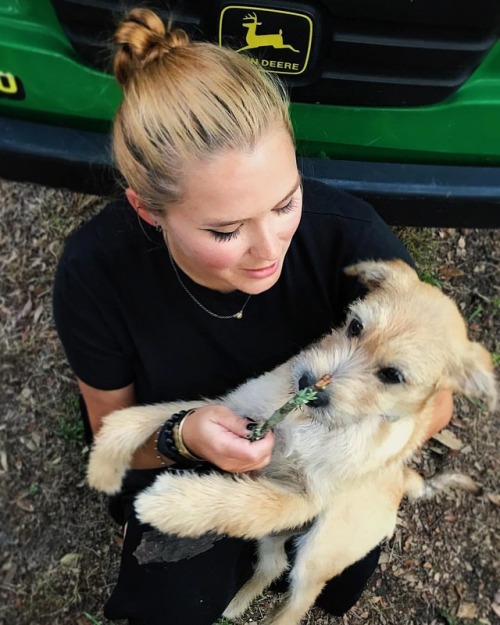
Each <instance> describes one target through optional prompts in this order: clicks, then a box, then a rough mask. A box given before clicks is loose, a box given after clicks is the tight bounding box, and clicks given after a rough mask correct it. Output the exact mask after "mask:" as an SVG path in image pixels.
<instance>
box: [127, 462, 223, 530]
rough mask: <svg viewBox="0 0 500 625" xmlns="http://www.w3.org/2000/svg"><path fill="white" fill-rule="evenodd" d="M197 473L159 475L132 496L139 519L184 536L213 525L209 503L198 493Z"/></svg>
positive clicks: (159, 528) (211, 528)
mask: <svg viewBox="0 0 500 625" xmlns="http://www.w3.org/2000/svg"><path fill="white" fill-rule="evenodd" d="M200 479H202V478H200V477H199V476H194V475H193V476H191V475H172V474H170V473H165V474H163V475H160V476H159V477H158V478H157V479H156V480H155V481H154V482H153V484H152V485H151V486H150V487H149V488H147V489H146V490H145V491H144V492H143V493H141V494H140V495H138V497H137V498H136V500H135V504H134V507H135V511H136V513H137V518H138V519H139V521H141V523H149V525H152V526H153V527H156V528H157V529H158V530H160V532H164V533H166V534H177V535H178V536H183V537H197V536H201V535H203V534H206V533H208V532H210V531H212V530H214V529H216V528H214V527H213V526H211V524H210V520H209V517H210V513H209V510H210V507H209V502H207V501H206V496H204V494H203V493H199V492H197V491H198V488H197V487H198V486H199V480H200Z"/></svg>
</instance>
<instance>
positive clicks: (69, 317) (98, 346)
mask: <svg viewBox="0 0 500 625" xmlns="http://www.w3.org/2000/svg"><path fill="white" fill-rule="evenodd" d="M53 312H54V321H55V325H56V329H57V332H58V334H59V337H60V339H61V342H62V344H63V347H64V351H65V352H66V356H67V358H68V361H69V363H70V365H71V368H72V369H73V371H74V373H75V375H76V376H77V377H78V378H80V379H81V380H82V381H83V382H85V383H86V384H88V385H90V386H93V387H94V388H98V389H100V390H114V389H118V388H123V387H124V386H128V385H129V384H131V383H132V382H133V381H134V371H133V368H132V360H131V358H130V354H127V350H126V348H125V347H124V345H123V340H120V328H119V325H120V321H119V310H118V307H117V304H116V303H115V302H113V296H112V292H111V291H110V290H109V289H106V287H105V284H104V283H103V279H102V276H101V275H100V272H99V271H98V270H97V268H95V267H92V265H91V264H90V265H88V266H86V265H85V264H83V268H82V267H79V266H78V263H75V262H74V259H72V258H71V255H70V254H69V253H68V251H67V250H66V251H65V253H64V254H63V256H62V258H61V260H60V263H59V266H58V268H57V271H56V276H55V281H54V290H53Z"/></svg>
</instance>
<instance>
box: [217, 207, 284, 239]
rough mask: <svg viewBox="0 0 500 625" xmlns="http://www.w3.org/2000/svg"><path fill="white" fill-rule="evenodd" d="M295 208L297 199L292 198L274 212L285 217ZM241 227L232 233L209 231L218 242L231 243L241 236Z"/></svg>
mask: <svg viewBox="0 0 500 625" xmlns="http://www.w3.org/2000/svg"><path fill="white" fill-rule="evenodd" d="M294 208H295V198H293V197H292V198H291V199H290V201H289V202H288V204H285V206H280V207H279V208H275V209H274V212H275V213H276V214H277V215H285V214H286V213H291V212H292V211H293V209H294ZM240 228H241V226H238V228H236V230H233V231H232V232H219V231H218V230H208V232H210V234H211V235H212V236H213V237H214V238H215V240H216V241H231V240H232V239H235V238H236V237H237V236H238V235H239V234H240Z"/></svg>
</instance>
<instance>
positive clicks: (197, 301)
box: [167, 245, 252, 319]
mask: <svg viewBox="0 0 500 625" xmlns="http://www.w3.org/2000/svg"><path fill="white" fill-rule="evenodd" d="M167 251H168V257H169V258H170V264H171V265H172V269H173V270H174V273H175V275H176V277H177V280H178V282H179V284H180V285H181V287H182V288H183V289H184V290H185V291H186V293H187V294H188V295H189V297H190V298H191V299H192V300H193V302H194V303H195V304H197V305H198V306H199V307H200V308H201V309H202V310H204V311H205V312H206V313H208V314H209V315H212V317H216V318H217V319H242V318H243V311H244V310H245V307H246V305H247V304H248V302H249V301H250V298H251V297H252V294H250V295H249V296H248V297H247V298H246V300H245V301H244V302H243V306H242V307H241V308H240V310H238V312H236V313H234V315H218V314H217V313H214V312H213V311H212V310H209V309H208V308H207V307H206V306H204V305H203V304H202V303H201V302H200V301H199V300H198V299H197V298H196V297H195V296H194V295H193V294H192V293H191V291H190V290H189V289H188V288H187V286H186V285H185V284H184V282H183V281H182V278H181V277H180V275H179V271H178V270H177V266H176V264H175V261H174V259H173V258H172V254H171V252H170V248H169V247H168V245H167Z"/></svg>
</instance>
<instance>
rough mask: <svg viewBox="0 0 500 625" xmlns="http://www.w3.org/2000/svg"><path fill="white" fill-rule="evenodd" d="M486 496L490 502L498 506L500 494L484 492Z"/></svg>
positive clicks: (499, 504)
mask: <svg viewBox="0 0 500 625" xmlns="http://www.w3.org/2000/svg"><path fill="white" fill-rule="evenodd" d="M486 497H487V498H488V499H489V500H490V501H491V503H493V504H495V506H500V495H499V494H498V493H486Z"/></svg>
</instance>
